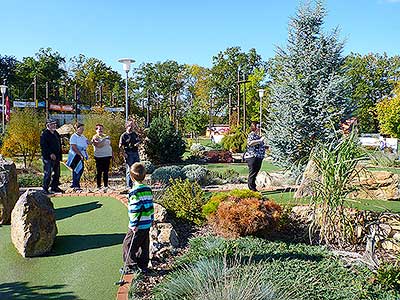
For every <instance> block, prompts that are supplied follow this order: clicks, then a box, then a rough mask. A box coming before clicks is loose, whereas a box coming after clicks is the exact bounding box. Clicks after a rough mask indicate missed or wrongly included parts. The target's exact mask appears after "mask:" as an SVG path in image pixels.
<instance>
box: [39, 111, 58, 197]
mask: <svg viewBox="0 0 400 300" xmlns="http://www.w3.org/2000/svg"><path fill="white" fill-rule="evenodd" d="M56 129H57V122H56V121H55V120H52V119H48V120H46V129H44V130H43V132H42V134H41V136H40V148H41V150H42V160H43V173H44V176H43V192H44V193H46V194H52V193H63V192H64V191H63V190H62V189H60V188H59V185H60V161H61V158H62V152H61V138H60V135H59V134H58V132H57V131H56ZM52 174H53V177H52V176H51V175H52ZM50 187H51V191H50V190H49V188H50Z"/></svg>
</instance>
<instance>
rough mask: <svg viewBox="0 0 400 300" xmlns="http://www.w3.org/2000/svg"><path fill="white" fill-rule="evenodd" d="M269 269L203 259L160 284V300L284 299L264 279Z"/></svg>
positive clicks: (236, 261)
mask: <svg viewBox="0 0 400 300" xmlns="http://www.w3.org/2000/svg"><path fill="white" fill-rule="evenodd" d="M264 277H265V268H263V267H262V266H261V265H257V264H251V263H248V264H244V265H243V264H241V262H240V261H239V259H236V260H235V259H233V260H228V259H226V257H215V258H212V259H202V260H199V261H198V262H196V263H195V264H193V265H184V266H183V267H182V268H181V269H179V270H178V271H176V272H174V273H173V274H171V275H170V276H169V277H167V278H166V280H165V281H164V282H163V283H161V284H160V285H158V286H157V287H156V288H155V291H154V299H156V300H176V299H186V300H191V299H193V300H197V299H202V300H215V299H219V300H230V299H240V300H280V299H282V300H283V299H285V298H284V297H283V296H281V295H279V294H277V293H276V292H275V291H274V288H273V286H272V284H271V283H270V282H268V281H265V280H264Z"/></svg>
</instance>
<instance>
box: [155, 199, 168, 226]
mask: <svg viewBox="0 0 400 300" xmlns="http://www.w3.org/2000/svg"><path fill="white" fill-rule="evenodd" d="M166 220H167V210H166V209H165V208H164V207H162V206H161V205H160V204H158V203H154V221H155V222H158V223H164V222H165V221H166Z"/></svg>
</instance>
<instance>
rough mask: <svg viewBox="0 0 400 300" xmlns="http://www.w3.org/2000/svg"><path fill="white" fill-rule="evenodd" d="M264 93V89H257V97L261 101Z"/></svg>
mask: <svg viewBox="0 0 400 300" xmlns="http://www.w3.org/2000/svg"><path fill="white" fill-rule="evenodd" d="M264 92H265V90H264V89H259V90H258V96H259V97H260V99H261V98H262V97H264Z"/></svg>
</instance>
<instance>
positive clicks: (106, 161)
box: [94, 156, 111, 188]
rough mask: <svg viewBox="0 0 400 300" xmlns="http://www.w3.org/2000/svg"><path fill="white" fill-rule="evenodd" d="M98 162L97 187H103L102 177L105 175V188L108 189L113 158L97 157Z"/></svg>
mask: <svg viewBox="0 0 400 300" xmlns="http://www.w3.org/2000/svg"><path fill="white" fill-rule="evenodd" d="M94 159H95V160H96V171H97V173H96V180H97V187H98V188H100V187H101V177H102V175H103V181H104V187H108V170H109V169H110V160H111V156H107V157H95V158H94Z"/></svg>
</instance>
